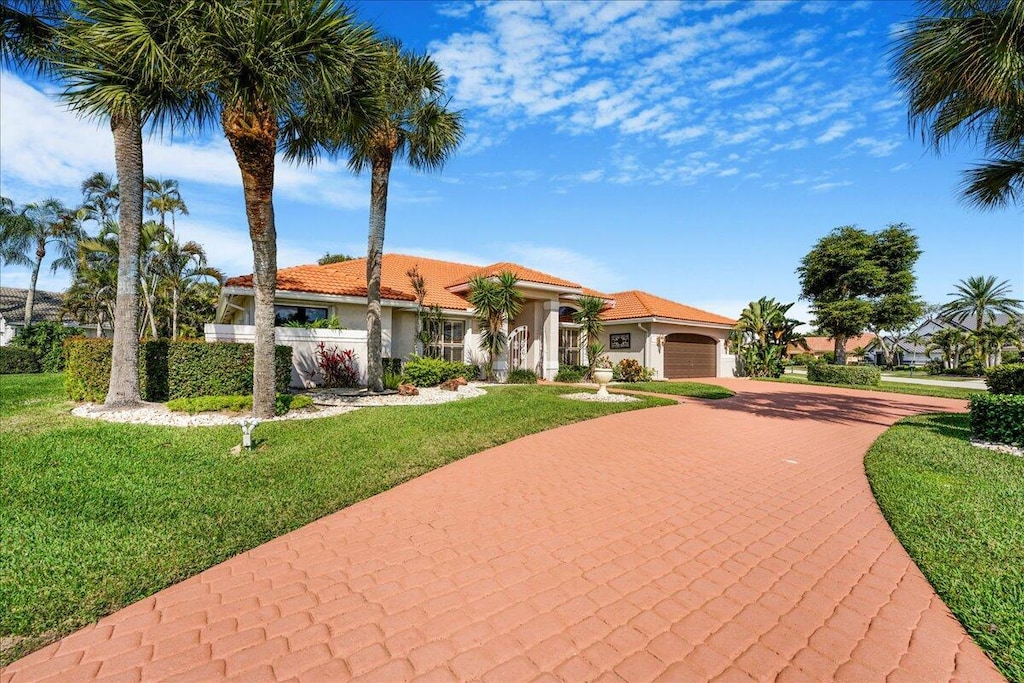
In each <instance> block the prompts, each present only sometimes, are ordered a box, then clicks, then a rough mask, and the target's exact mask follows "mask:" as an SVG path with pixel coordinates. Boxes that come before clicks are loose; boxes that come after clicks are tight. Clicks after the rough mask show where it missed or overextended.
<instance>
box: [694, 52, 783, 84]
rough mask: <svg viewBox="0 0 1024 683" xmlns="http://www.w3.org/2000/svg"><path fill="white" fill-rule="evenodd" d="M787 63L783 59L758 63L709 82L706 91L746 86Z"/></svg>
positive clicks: (778, 58) (776, 58)
mask: <svg viewBox="0 0 1024 683" xmlns="http://www.w3.org/2000/svg"><path fill="white" fill-rule="evenodd" d="M789 63H790V60H789V59H787V58H785V57H775V58H774V59H769V60H766V61H763V62H759V63H757V64H755V65H754V66H751V67H748V68H746V69H737V70H736V72H735V73H734V74H732V75H731V76H726V77H724V78H718V79H716V80H713V81H711V83H710V84H709V85H708V90H710V91H712V92H717V91H719V90H725V89H726V88H735V87H736V86H739V85H746V84H747V83H750V82H751V81H753V80H754V79H755V78H758V77H759V76H763V75H765V74H768V73H771V72H772V71H777V70H778V69H781V68H782V67H784V66H787V65H788V64H789Z"/></svg>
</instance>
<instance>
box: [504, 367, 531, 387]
mask: <svg viewBox="0 0 1024 683" xmlns="http://www.w3.org/2000/svg"><path fill="white" fill-rule="evenodd" d="M505 381H506V383H507V384H536V383H537V373H536V372H534V371H533V370H526V369H524V368H519V369H518V370H513V371H512V372H510V373H508V379H507V380H505Z"/></svg>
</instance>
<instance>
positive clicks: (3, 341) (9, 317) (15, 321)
mask: <svg viewBox="0 0 1024 683" xmlns="http://www.w3.org/2000/svg"><path fill="white" fill-rule="evenodd" d="M27 297H28V290H27V289H17V288H14V287H0V346H7V345H8V344H10V343H11V340H12V339H14V336H15V335H16V334H17V333H18V330H20V329H21V328H23V327H25V299H26V298H27ZM63 304H64V295H63V294H61V293H60V292H47V291H44V290H41V289H37V290H36V292H35V297H34V298H33V299H32V322H33V323H41V322H59V323H61V324H63V325H66V326H68V327H79V328H81V329H82V330H84V331H86V332H87V333H90V332H91V334H95V333H96V325H95V324H92V325H83V324H81V323H79V322H77V321H76V320H74V319H72V318H71V317H70V316H69V315H67V314H66V313H64V312H63V307H64V305H63ZM103 332H104V333H106V332H107V330H106V329H104V330H103Z"/></svg>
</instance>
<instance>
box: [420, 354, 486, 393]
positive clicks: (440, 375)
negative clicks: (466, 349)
mask: <svg viewBox="0 0 1024 683" xmlns="http://www.w3.org/2000/svg"><path fill="white" fill-rule="evenodd" d="M479 373H480V370H479V368H477V367H476V366H475V365H466V364H464V363H456V362H454V361H448V360H444V359H443V358H428V357H426V356H413V357H412V359H411V360H409V361H407V362H406V363H405V367H404V368H403V370H402V379H403V381H405V382H407V383H409V384H413V385H415V386H417V387H436V386H437V385H438V384H441V383H442V382H447V381H448V380H450V379H455V378H456V377H465V378H466V379H467V380H473V379H476V378H477V375H478V374H479Z"/></svg>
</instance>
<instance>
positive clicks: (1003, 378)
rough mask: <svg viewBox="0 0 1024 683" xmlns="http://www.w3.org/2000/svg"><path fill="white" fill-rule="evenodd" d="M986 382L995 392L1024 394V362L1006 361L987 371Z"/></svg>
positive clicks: (990, 389)
mask: <svg viewBox="0 0 1024 683" xmlns="http://www.w3.org/2000/svg"><path fill="white" fill-rule="evenodd" d="M985 384H987V385H988V390H989V391H990V392H992V393H993V394H1024V363H1004V364H1003V365H997V366H996V367H994V368H989V369H988V370H986V371H985Z"/></svg>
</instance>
